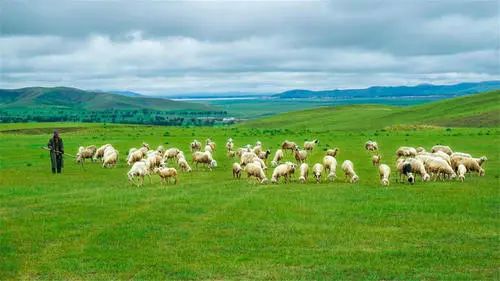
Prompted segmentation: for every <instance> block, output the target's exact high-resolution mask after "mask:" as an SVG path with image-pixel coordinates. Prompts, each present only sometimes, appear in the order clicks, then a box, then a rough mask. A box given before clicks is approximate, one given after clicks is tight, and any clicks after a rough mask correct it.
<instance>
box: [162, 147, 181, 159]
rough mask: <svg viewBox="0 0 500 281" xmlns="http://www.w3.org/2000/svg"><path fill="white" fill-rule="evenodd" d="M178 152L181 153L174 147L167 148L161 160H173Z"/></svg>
mask: <svg viewBox="0 0 500 281" xmlns="http://www.w3.org/2000/svg"><path fill="white" fill-rule="evenodd" d="M180 152H181V151H180V150H179V149H178V148H175V147H172V148H169V149H167V150H166V151H165V153H164V154H163V158H165V159H166V160H170V159H174V158H176V157H177V155H178V154H179V153H180Z"/></svg>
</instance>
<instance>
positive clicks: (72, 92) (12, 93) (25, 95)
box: [0, 87, 211, 111]
mask: <svg viewBox="0 0 500 281" xmlns="http://www.w3.org/2000/svg"><path fill="white" fill-rule="evenodd" d="M2 108H4V109H5V108H9V109H12V108H34V109H36V108H38V109H40V108H59V109H78V110H87V111H102V110H106V109H116V110H142V109H150V110H160V111H181V110H193V111H204V110H210V109H211V107H210V106H208V105H204V104H200V103H189V102H183V101H173V100H169V99H165V98H153V97H144V96H142V95H140V94H137V93H133V92H125V91H121V92H114V93H109V92H101V91H84V90H80V89H76V88H69V87H52V88H45V87H29V88H21V89H12V90H7V89H0V109H2Z"/></svg>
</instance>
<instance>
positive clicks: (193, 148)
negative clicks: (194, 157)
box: [190, 140, 201, 152]
mask: <svg viewBox="0 0 500 281" xmlns="http://www.w3.org/2000/svg"><path fill="white" fill-rule="evenodd" d="M190 147H191V152H195V151H200V150H201V142H199V141H197V140H194V141H193V142H192V143H191V145H190Z"/></svg>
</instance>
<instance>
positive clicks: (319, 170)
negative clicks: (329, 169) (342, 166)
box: [312, 163, 323, 183]
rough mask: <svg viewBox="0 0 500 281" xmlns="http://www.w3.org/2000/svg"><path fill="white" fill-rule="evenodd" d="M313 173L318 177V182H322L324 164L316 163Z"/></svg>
mask: <svg viewBox="0 0 500 281" xmlns="http://www.w3.org/2000/svg"><path fill="white" fill-rule="evenodd" d="M312 173H313V175H314V178H315V179H316V182H317V183H319V182H321V173H323V165H321V164H320V163H316V164H314V166H313V168H312Z"/></svg>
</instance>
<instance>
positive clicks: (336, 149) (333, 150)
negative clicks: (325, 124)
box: [326, 147, 339, 157]
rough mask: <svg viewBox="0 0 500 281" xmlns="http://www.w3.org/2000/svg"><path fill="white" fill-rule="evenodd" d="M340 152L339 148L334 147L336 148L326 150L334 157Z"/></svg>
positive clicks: (327, 153)
mask: <svg viewBox="0 0 500 281" xmlns="http://www.w3.org/2000/svg"><path fill="white" fill-rule="evenodd" d="M338 153H339V149H338V148H336V147H335V148H334V149H328V150H327V151H326V155H328V156H332V157H337V154H338Z"/></svg>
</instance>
